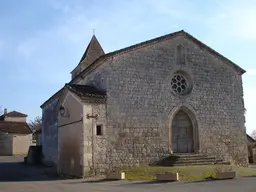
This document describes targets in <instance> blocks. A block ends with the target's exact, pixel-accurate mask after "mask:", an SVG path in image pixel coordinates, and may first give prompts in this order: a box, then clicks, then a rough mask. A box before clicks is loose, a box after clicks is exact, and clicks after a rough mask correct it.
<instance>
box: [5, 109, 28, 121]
mask: <svg viewBox="0 0 256 192" xmlns="http://www.w3.org/2000/svg"><path fill="white" fill-rule="evenodd" d="M5 117H27V115H26V114H24V113H20V112H18V111H11V112H9V113H6V114H3V115H1V116H0V120H4V118H5Z"/></svg>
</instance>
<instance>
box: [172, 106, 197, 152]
mask: <svg viewBox="0 0 256 192" xmlns="http://www.w3.org/2000/svg"><path fill="white" fill-rule="evenodd" d="M171 148H172V151H173V153H193V152H194V151H195V150H194V139H193V124H192V122H191V119H190V117H189V116H188V114H187V113H186V112H185V111H183V110H179V111H178V112H177V113H176V114H175V116H174V118H173V120H172V126H171Z"/></svg>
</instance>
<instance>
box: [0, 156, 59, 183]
mask: <svg viewBox="0 0 256 192" xmlns="http://www.w3.org/2000/svg"><path fill="white" fill-rule="evenodd" d="M10 158H13V157H10ZM5 159H7V158H5ZM2 160H3V159H1V161H0V182H13V181H16V182H17V181H47V180H63V178H61V177H58V176H57V174H56V171H55V170H54V169H53V168H52V167H46V166H43V165H27V164H24V163H23V162H22V161H17V162H2Z"/></svg>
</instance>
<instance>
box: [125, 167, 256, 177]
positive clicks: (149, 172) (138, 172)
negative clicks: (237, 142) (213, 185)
mask: <svg viewBox="0 0 256 192" xmlns="http://www.w3.org/2000/svg"><path fill="white" fill-rule="evenodd" d="M218 167H219V165H202V166H175V167H161V166H140V167H136V168H124V169H122V171H124V172H125V176H126V179H128V180H155V179H156V174H157V173H164V172H178V173H179V176H180V180H188V181H189V180H202V179H208V178H215V176H216V175H215V171H216V168H218ZM221 167H225V168H229V167H231V166H229V165H221ZM232 168H233V170H236V171H237V176H253V175H255V176H256V168H246V167H235V166H232Z"/></svg>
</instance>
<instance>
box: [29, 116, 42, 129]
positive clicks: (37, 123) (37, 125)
mask: <svg viewBox="0 0 256 192" xmlns="http://www.w3.org/2000/svg"><path fill="white" fill-rule="evenodd" d="M28 125H29V127H30V129H31V130H32V131H33V132H36V131H39V130H41V128H42V118H41V117H36V118H35V119H34V120H32V121H30V122H29V123H28Z"/></svg>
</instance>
